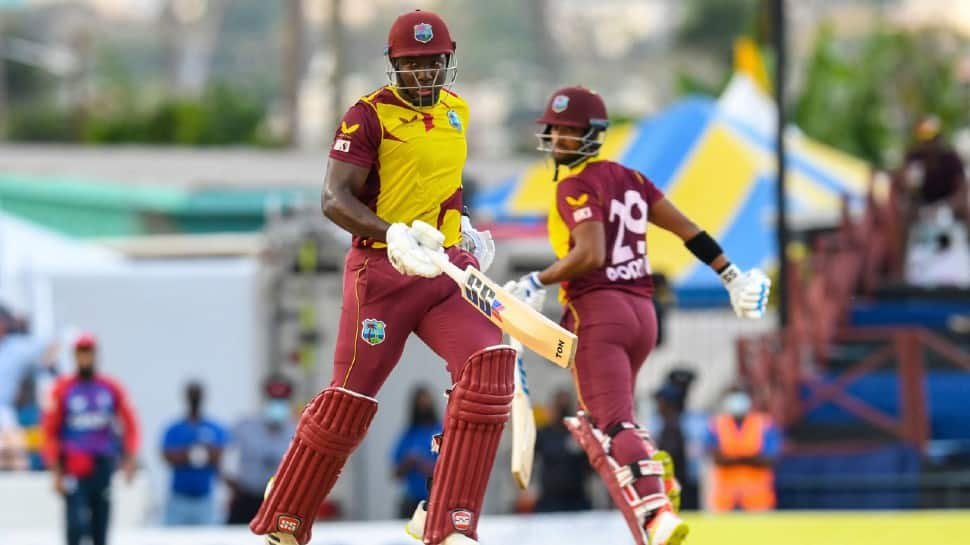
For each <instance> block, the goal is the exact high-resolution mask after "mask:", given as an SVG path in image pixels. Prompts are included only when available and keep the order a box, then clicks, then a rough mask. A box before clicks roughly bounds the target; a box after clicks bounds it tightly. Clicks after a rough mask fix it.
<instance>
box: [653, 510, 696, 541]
mask: <svg viewBox="0 0 970 545" xmlns="http://www.w3.org/2000/svg"><path fill="white" fill-rule="evenodd" d="M646 529H647V538H649V540H650V545H681V544H682V543H683V542H684V539H686V538H687V534H688V533H689V532H690V528H689V527H688V526H687V523H686V522H684V521H683V520H681V519H680V517H678V516H677V515H675V514H674V512H673V510H672V508H671V507H670V506H664V507H661V508H660V509H658V510H657V511H656V512H655V513H654V514H653V518H651V519H650V522H647V525H646Z"/></svg>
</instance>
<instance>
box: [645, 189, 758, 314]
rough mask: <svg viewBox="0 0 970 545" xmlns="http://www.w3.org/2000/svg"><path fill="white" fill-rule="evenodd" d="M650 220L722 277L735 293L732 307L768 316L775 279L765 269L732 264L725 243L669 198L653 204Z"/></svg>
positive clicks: (742, 311) (732, 295)
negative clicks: (772, 283) (767, 308)
mask: <svg viewBox="0 0 970 545" xmlns="http://www.w3.org/2000/svg"><path fill="white" fill-rule="evenodd" d="M649 221H650V223H652V224H654V225H656V226H657V227H660V228H661V229H664V230H666V231H670V232H671V233H673V234H674V235H676V236H677V237H679V238H680V239H681V240H682V241H684V245H685V246H687V249H688V250H690V252H691V253H692V254H694V256H695V257H697V259H699V260H701V261H702V262H704V263H705V264H707V266H709V267H710V268H711V269H713V270H714V272H716V273H717V274H718V276H720V277H721V281H722V282H723V283H724V287H725V288H727V290H728V293H729V294H730V295H731V306H733V307H734V312H735V313H736V314H737V315H738V316H741V317H743V318H761V317H762V316H763V315H764V312H765V305H766V304H767V302H768V293H769V291H770V290H771V280H769V279H768V277H767V276H765V274H764V273H763V272H761V271H760V270H759V269H752V270H750V271H746V272H742V271H741V269H739V268H738V267H737V265H734V264H732V263H731V261H730V260H729V259H728V257H727V255H725V253H724V250H722V249H721V245H720V244H718V243H717V241H716V240H714V238H713V237H712V236H711V235H709V234H708V233H707V231H704V230H703V229H701V228H700V227H698V226H697V224H695V223H694V222H693V221H691V219H690V218H688V217H687V216H686V215H685V214H684V213H683V212H681V211H680V210H679V209H678V208H677V207H676V206H674V204H673V203H672V202H670V201H669V200H667V199H666V198H660V199H659V200H657V201H655V202H653V203H652V204H651V207H650V215H649Z"/></svg>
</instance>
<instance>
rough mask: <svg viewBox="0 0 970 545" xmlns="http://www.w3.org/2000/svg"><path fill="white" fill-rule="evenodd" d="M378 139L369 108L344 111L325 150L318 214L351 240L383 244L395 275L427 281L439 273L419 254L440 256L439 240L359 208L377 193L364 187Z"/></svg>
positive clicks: (380, 132) (430, 231)
mask: <svg viewBox="0 0 970 545" xmlns="http://www.w3.org/2000/svg"><path fill="white" fill-rule="evenodd" d="M383 137H384V129H383V127H382V126H381V122H380V119H378V117H377V112H376V111H375V110H374V108H373V106H371V105H370V104H368V103H367V102H365V101H363V100H362V101H360V102H358V103H357V104H355V105H354V106H353V107H352V108H350V110H347V113H346V114H345V115H344V118H343V120H342V121H341V122H340V127H338V128H337V133H336V134H335V135H334V141H333V147H332V148H331V150H330V162H329V164H328V167H327V177H326V180H325V181H324V188H323V195H322V197H321V206H322V208H323V214H324V215H325V216H326V217H327V218H328V219H330V220H331V221H333V222H334V223H336V224H337V225H339V226H340V227H342V228H343V229H345V230H347V231H349V232H350V233H351V234H353V235H356V236H358V237H361V238H366V239H370V240H372V241H378V242H386V243H387V255H388V258H389V259H390V261H391V265H393V266H394V268H395V269H397V271H398V272H400V273H401V274H405V275H413V276H423V277H427V278H433V277H435V276H437V275H439V274H441V268H440V267H439V266H437V265H436V264H435V263H434V262H433V261H432V259H431V258H430V257H429V256H428V255H426V253H425V251H424V249H425V248H426V249H428V250H431V251H442V250H441V244H442V243H443V242H444V235H442V234H441V233H440V232H438V230H437V229H435V228H434V227H431V226H429V225H426V224H424V225H421V226H420V227H418V226H415V225H412V226H410V227H409V226H407V225H405V224H403V223H395V224H393V225H392V224H390V223H388V222H387V221H385V220H383V219H382V218H380V217H379V216H378V215H377V214H376V213H375V212H374V211H373V210H371V208H370V207H369V206H368V205H367V202H365V198H366V197H365V195H369V196H370V197H372V198H376V196H377V193H378V192H379V191H380V187H368V185H367V184H368V181H369V180H370V178H371V174H372V172H373V169H374V166H375V165H376V163H377V158H378V149H379V148H380V145H381V142H382V140H383ZM372 183H376V184H380V181H379V180H374V181H372ZM416 223H419V222H416Z"/></svg>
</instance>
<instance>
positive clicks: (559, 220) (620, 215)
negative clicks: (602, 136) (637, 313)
mask: <svg viewBox="0 0 970 545" xmlns="http://www.w3.org/2000/svg"><path fill="white" fill-rule="evenodd" d="M663 196H664V195H663V193H662V192H661V191H660V189H658V188H657V187H656V186H655V185H653V183H652V182H651V181H650V180H648V179H647V177H646V176H644V175H643V174H641V173H639V172H637V171H636V170H632V169H629V168H626V167H625V166H623V165H621V164H619V163H616V162H613V161H607V160H604V159H597V158H593V159H589V160H587V161H584V162H583V163H582V164H581V165H579V166H577V167H575V168H574V169H572V170H570V173H569V175H568V176H567V177H566V178H564V179H562V180H560V181H559V182H558V183H557V184H556V199H555V201H554V202H553V205H552V210H550V211H549V220H548V222H549V242H550V243H551V244H552V249H553V250H554V251H555V252H556V256H557V257H559V258H562V257H563V256H565V255H566V254H567V253H569V250H570V249H571V248H572V247H573V245H574V241H573V238H572V235H571V233H572V230H573V229H574V228H575V227H576V226H577V225H579V224H581V223H584V222H587V221H598V222H602V223H603V227H604V230H605V232H606V241H605V242H606V261H605V263H604V264H603V266H602V267H600V268H599V269H596V270H594V271H590V272H588V273H586V274H584V275H583V276H581V277H579V278H574V279H572V280H569V281H568V282H563V283H562V286H561V290H560V298H561V299H562V300H563V301H566V300H570V299H575V298H576V297H578V296H580V295H582V294H583V293H586V292H589V291H593V290H597V289H619V290H623V291H628V292H631V293H635V294H639V295H644V296H650V295H652V294H653V281H652V280H651V278H650V261H649V260H648V259H647V237H646V234H647V218H648V215H649V211H650V207H651V206H653V205H654V204H655V203H656V202H657V201H659V200H660V199H662V198H663Z"/></svg>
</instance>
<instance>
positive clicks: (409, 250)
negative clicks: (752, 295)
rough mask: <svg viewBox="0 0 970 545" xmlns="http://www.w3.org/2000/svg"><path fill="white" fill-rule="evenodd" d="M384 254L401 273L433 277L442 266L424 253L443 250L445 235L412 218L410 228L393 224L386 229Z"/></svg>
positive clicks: (439, 272)
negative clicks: (412, 221)
mask: <svg viewBox="0 0 970 545" xmlns="http://www.w3.org/2000/svg"><path fill="white" fill-rule="evenodd" d="M386 240H387V257H388V259H389V260H390V261H391V265H393V266H394V268H395V269H397V271H398V272H399V273H401V274H404V275H408V276H422V277H424V278H434V277H436V276H438V275H439V274H441V267H439V266H438V265H437V264H435V262H434V260H432V259H431V257H430V256H428V254H427V253H426V252H427V251H431V252H444V250H443V249H442V247H441V245H442V243H444V240H445V238H444V235H442V234H441V232H440V231H438V230H437V229H435V228H434V227H431V226H430V225H428V224H427V223H424V222H421V221H415V222H414V224H413V225H412V226H411V227H408V226H407V225H405V224H403V223H394V224H392V225H391V226H390V227H388V229H387V235H386Z"/></svg>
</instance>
